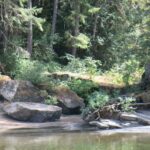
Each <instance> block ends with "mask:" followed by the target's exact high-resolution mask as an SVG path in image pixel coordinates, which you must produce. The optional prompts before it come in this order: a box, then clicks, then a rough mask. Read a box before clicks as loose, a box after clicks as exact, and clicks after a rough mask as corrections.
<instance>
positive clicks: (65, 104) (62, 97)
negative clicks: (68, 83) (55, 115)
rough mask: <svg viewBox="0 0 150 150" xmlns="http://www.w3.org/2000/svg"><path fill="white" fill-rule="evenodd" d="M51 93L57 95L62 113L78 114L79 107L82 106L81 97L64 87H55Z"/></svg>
mask: <svg viewBox="0 0 150 150" xmlns="http://www.w3.org/2000/svg"><path fill="white" fill-rule="evenodd" d="M53 94H54V96H56V97H57V99H58V106H60V107H61V108H62V112H63V114H79V113H80V109H81V108H82V107H84V102H83V99H82V98H80V97H79V96H78V95H77V94H76V93H75V92H73V91H71V90H70V89H68V88H66V87H58V88H56V89H55V90H54V91H53Z"/></svg>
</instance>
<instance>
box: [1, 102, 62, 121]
mask: <svg viewBox="0 0 150 150" xmlns="http://www.w3.org/2000/svg"><path fill="white" fill-rule="evenodd" d="M3 111H4V113H5V114H7V115H8V116H9V117H11V118H13V119H16V120H19V121H26V122H46V121H55V120H58V119H59V118H60V116H61V113H62V109H61V108H60V107H58V106H52V105H45V104H40V103H31V102H14V103H8V104H5V105H4V106H3Z"/></svg>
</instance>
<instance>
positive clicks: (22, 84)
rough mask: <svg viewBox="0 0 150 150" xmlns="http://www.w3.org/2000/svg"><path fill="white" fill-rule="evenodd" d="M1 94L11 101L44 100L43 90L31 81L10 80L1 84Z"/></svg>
mask: <svg viewBox="0 0 150 150" xmlns="http://www.w3.org/2000/svg"><path fill="white" fill-rule="evenodd" d="M0 95H1V96H2V97H3V98H4V99H6V100H8V101H10V102H16V101H20V102H42V101H44V97H43V96H42V95H41V92H40V90H39V89H38V88H36V87H35V86H34V85H33V84H32V83H31V82H29V81H21V80H20V81H19V80H9V81H6V82H4V83H3V84H2V85H0Z"/></svg>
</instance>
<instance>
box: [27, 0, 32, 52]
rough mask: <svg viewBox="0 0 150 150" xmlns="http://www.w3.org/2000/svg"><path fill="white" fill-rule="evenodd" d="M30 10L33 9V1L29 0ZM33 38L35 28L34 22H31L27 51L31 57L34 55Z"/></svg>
mask: <svg viewBox="0 0 150 150" xmlns="http://www.w3.org/2000/svg"><path fill="white" fill-rule="evenodd" d="M28 8H29V9H32V0H28ZM32 38H33V27H32V20H30V21H29V25H28V39H27V50H28V52H29V54H30V55H32V40H33V39H32Z"/></svg>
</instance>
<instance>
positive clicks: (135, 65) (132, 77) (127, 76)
mask: <svg viewBox="0 0 150 150" xmlns="http://www.w3.org/2000/svg"><path fill="white" fill-rule="evenodd" d="M142 73H143V68H140V63H139V61H137V60H136V59H135V58H132V59H129V60H127V61H125V62H123V63H122V64H119V65H118V64H116V65H114V67H113V68H112V69H111V70H110V71H108V72H106V73H105V74H104V75H106V76H108V77H110V78H113V82H114V83H119V84H125V85H130V84H134V83H137V82H139V80H140V78H141V75H142Z"/></svg>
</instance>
